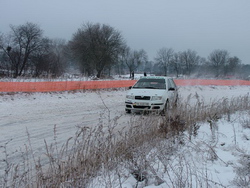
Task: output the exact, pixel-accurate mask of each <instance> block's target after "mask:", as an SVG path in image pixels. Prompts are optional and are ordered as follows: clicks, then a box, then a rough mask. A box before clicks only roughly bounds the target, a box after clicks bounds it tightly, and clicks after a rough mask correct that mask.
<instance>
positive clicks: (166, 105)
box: [162, 100, 169, 116]
mask: <svg viewBox="0 0 250 188" xmlns="http://www.w3.org/2000/svg"><path fill="white" fill-rule="evenodd" d="M168 111H169V102H168V100H167V101H166V103H165V106H164V109H163V110H162V115H164V116H165V115H166V114H167V113H168Z"/></svg>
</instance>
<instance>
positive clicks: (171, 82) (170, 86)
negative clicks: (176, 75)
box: [168, 79, 176, 90]
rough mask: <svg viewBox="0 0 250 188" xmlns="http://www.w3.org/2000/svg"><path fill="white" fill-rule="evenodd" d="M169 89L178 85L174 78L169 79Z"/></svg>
mask: <svg viewBox="0 0 250 188" xmlns="http://www.w3.org/2000/svg"><path fill="white" fill-rule="evenodd" d="M168 89H171V90H173V89H176V85H175V83H174V81H173V79H168Z"/></svg>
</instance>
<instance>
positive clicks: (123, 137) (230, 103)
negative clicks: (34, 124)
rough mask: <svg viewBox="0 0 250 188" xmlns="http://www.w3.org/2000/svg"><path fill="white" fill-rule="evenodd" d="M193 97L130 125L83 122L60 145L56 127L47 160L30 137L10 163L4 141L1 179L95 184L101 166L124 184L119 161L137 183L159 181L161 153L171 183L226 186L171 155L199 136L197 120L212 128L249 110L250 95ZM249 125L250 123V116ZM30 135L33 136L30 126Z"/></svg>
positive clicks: (5, 183)
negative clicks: (17, 159)
mask: <svg viewBox="0 0 250 188" xmlns="http://www.w3.org/2000/svg"><path fill="white" fill-rule="evenodd" d="M195 97H196V98H195V101H196V102H195V103H191V102H190V101H191V98H192V97H191V96H190V97H189V98H188V99H187V100H185V101H179V104H178V105H177V107H174V108H172V109H171V110H170V111H169V113H168V114H166V116H159V115H153V114H149V115H142V116H141V118H136V120H135V119H134V116H131V119H130V123H129V125H128V126H127V127H126V128H124V129H118V128H117V126H118V125H117V121H116V120H117V118H119V117H116V118H114V119H110V120H109V123H108V125H104V124H103V122H100V124H99V125H98V126H96V127H94V128H90V127H79V129H78V131H77V132H76V134H75V136H74V137H72V138H69V139H68V140H67V142H66V143H65V144H64V145H63V146H62V147H59V146H58V145H57V142H56V127H55V129H54V134H55V142H54V143H53V144H50V145H49V144H47V143H46V141H45V147H46V161H47V162H46V164H43V163H42V162H41V161H42V160H43V159H39V158H36V157H34V155H33V153H34V151H33V148H32V143H29V145H28V146H27V147H26V151H24V152H23V153H22V156H23V161H22V162H20V163H18V164H17V163H15V164H14V163H11V162H10V161H9V158H8V157H9V155H8V153H7V145H8V143H6V144H5V145H4V146H1V147H2V148H3V150H4V152H5V155H6V158H5V159H4V160H3V161H2V163H4V164H5V172H4V174H3V175H2V177H1V179H0V186H1V187H4V188H5V187H88V186H91V185H93V182H92V180H93V178H95V177H98V176H99V175H100V174H99V173H100V172H102V173H103V174H104V175H105V177H106V178H105V181H104V182H103V183H104V185H105V186H106V187H114V185H115V182H114V181H115V180H114V179H112V176H111V175H110V173H111V172H112V171H115V172H116V175H117V177H118V180H116V182H117V181H118V186H121V184H122V182H123V181H124V179H123V178H122V177H121V172H120V171H119V169H118V166H121V164H122V165H123V166H124V167H125V168H126V169H129V171H130V173H131V174H133V175H134V177H135V178H136V179H137V181H138V184H139V183H140V182H141V181H143V182H144V183H145V185H146V184H148V183H149V182H148V181H149V179H150V178H149V177H153V178H154V179H155V184H158V185H159V184H161V183H162V182H164V181H163V180H162V179H161V177H159V176H158V175H157V172H156V170H155V168H154V165H155V164H156V162H155V160H156V158H157V160H158V161H160V162H161V163H162V164H163V166H164V169H163V171H164V172H165V173H167V174H168V175H169V180H170V181H169V182H170V183H169V186H170V187H191V186H192V182H194V181H195V182H197V185H201V186H207V187H209V186H210V185H216V186H220V187H223V185H220V184H219V183H218V182H213V181H212V180H210V179H209V177H208V176H207V174H206V173H207V171H206V169H204V171H202V172H198V171H195V170H194V169H195V166H194V163H192V162H190V161H188V162H187V159H185V158H184V157H183V156H182V155H179V159H178V160H177V161H179V163H178V164H169V163H168V159H169V158H170V157H171V155H172V154H173V152H175V151H177V149H178V147H180V146H181V145H182V144H184V143H185V141H186V140H192V137H194V136H196V134H197V130H198V129H199V122H204V121H207V122H209V123H210V126H211V129H214V126H216V125H215V123H214V122H216V121H217V120H218V119H219V118H220V117H221V116H222V115H225V114H226V115H227V118H228V120H230V117H231V114H232V113H234V112H236V111H245V110H249V109H250V98H249V96H248V95H247V96H243V97H237V98H232V99H230V100H229V99H226V98H225V99H221V100H219V101H211V102H210V104H205V102H204V101H202V100H201V99H200V98H199V96H195ZM192 100H193V98H192ZM108 117H110V116H109V115H108ZM138 119H139V120H138ZM245 126H247V127H248V126H249V122H246V125H245ZM184 131H187V132H188V138H184V137H182V135H183V132H184ZM27 135H28V137H29V134H28V132H27ZM29 140H30V139H29ZM166 140H167V142H166ZM208 148H209V149H208V150H207V151H206V155H207V160H212V158H214V157H215V160H216V153H215V152H214V150H213V147H211V146H209V147H208ZM203 153H204V152H203ZM170 169H171V170H170ZM184 171H185V173H184ZM204 179H205V180H206V181H204ZM205 184H206V185H205Z"/></svg>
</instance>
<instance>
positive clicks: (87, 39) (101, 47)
mask: <svg viewBox="0 0 250 188" xmlns="http://www.w3.org/2000/svg"><path fill="white" fill-rule="evenodd" d="M124 43H125V42H124V40H123V38H122V36H121V34H120V32H118V31H117V30H115V29H114V28H112V27H110V26H108V25H105V24H103V25H100V24H99V23H97V24H90V23H87V24H85V25H83V28H81V29H79V30H78V31H77V32H76V33H75V34H74V36H73V39H72V41H70V48H71V50H72V52H73V54H74V56H75V57H77V59H78V60H79V61H80V63H81V64H82V67H84V68H86V69H87V72H88V73H90V72H91V70H95V71H96V72H97V75H96V76H97V77H98V78H99V77H100V76H101V74H102V71H103V70H104V69H105V68H106V67H107V66H110V65H112V64H114V63H116V61H117V59H118V55H119V53H121V49H122V46H123V45H124Z"/></svg>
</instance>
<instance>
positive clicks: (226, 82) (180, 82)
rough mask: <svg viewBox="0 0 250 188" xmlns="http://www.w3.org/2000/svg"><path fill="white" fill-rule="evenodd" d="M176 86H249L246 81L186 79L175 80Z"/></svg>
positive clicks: (249, 82)
mask: <svg viewBox="0 0 250 188" xmlns="http://www.w3.org/2000/svg"><path fill="white" fill-rule="evenodd" d="M175 83H176V85H178V86H194V85H216V86H237V85H250V81H247V80H202V79H190V80H189V79H188V80H175Z"/></svg>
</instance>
